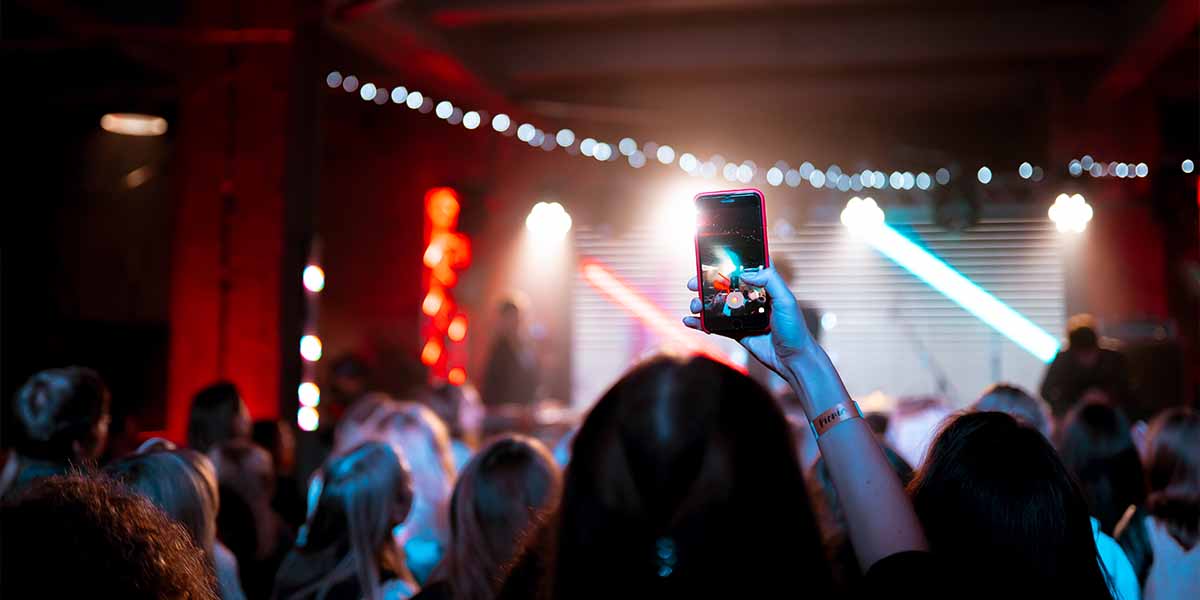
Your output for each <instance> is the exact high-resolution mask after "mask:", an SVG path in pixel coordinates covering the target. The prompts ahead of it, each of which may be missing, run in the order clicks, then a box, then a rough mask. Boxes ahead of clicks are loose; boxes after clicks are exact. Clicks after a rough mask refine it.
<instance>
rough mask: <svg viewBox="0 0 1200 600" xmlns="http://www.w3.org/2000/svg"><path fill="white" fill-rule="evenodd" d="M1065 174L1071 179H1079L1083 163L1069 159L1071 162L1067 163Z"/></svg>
mask: <svg viewBox="0 0 1200 600" xmlns="http://www.w3.org/2000/svg"><path fill="white" fill-rule="evenodd" d="M1067 172H1068V173H1070V174H1071V176H1072V177H1079V176H1080V175H1083V163H1081V162H1079V161H1078V160H1075V159H1071V162H1069V163H1067Z"/></svg>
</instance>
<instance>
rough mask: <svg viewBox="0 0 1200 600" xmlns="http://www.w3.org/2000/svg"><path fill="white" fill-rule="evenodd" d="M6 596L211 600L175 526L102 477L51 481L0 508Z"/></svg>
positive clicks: (1, 587) (194, 553) (194, 551)
mask: <svg viewBox="0 0 1200 600" xmlns="http://www.w3.org/2000/svg"><path fill="white" fill-rule="evenodd" d="M0 531H3V532H4V535H3V536H0V573H3V577H0V595H2V596H4V597H5V598H129V599H133V600H141V599H146V600H157V599H159V598H198V599H210V598H211V599H214V600H215V598H216V591H215V590H216V580H215V578H214V577H213V572H212V567H211V565H209V564H207V563H206V561H205V560H204V553H203V552H201V550H200V549H199V547H197V546H196V545H195V544H194V543H193V542H192V538H191V536H190V535H188V532H187V531H186V530H185V529H184V528H183V526H182V525H180V524H178V523H176V522H174V521H172V520H171V519H169V518H168V517H167V515H165V514H163V512H162V511H161V510H159V509H158V508H156V507H155V506H154V505H153V504H152V503H151V502H150V501H149V500H147V499H146V498H145V497H143V496H142V495H141V494H138V493H135V492H133V491H131V490H128V489H126V488H125V487H124V486H122V485H120V484H118V483H116V482H113V481H110V480H108V479H106V478H103V477H83V476H79V475H71V476H67V477H50V478H47V479H43V480H41V481H39V482H37V483H35V484H34V485H33V486H31V487H30V488H28V489H27V490H25V492H23V493H22V494H19V495H18V496H17V497H16V498H14V499H13V500H12V502H10V503H8V504H6V505H5V506H4V507H3V508H2V509H0Z"/></svg>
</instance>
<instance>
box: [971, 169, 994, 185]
mask: <svg viewBox="0 0 1200 600" xmlns="http://www.w3.org/2000/svg"><path fill="white" fill-rule="evenodd" d="M975 176H976V177H978V178H979V183H982V184H984V185H987V184H988V183H990V182H991V181H992V170H991V169H989V168H987V166H986V165H984V166H982V167H979V172H978V173H976V174H975Z"/></svg>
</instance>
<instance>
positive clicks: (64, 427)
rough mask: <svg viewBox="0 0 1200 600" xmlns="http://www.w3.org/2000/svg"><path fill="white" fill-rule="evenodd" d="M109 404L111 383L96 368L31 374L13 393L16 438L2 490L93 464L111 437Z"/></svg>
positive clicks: (0, 485) (11, 491) (15, 489)
mask: <svg viewBox="0 0 1200 600" xmlns="http://www.w3.org/2000/svg"><path fill="white" fill-rule="evenodd" d="M110 404H111V399H110V397H109V392H108V387H107V386H105V385H104V381H103V380H102V379H101V378H100V375H99V374H97V373H96V372H95V371H93V370H91V369H87V368H84V367H66V368H62V369H47V370H45V371H41V372H39V373H37V374H35V375H34V376H33V377H30V378H29V380H28V381H26V382H25V385H23V386H21V389H20V390H18V391H17V394H16V397H15V398H14V407H13V408H14V410H13V416H14V418H15V420H16V425H17V427H16V429H17V431H16V432H15V434H16V435H15V437H16V439H15V440H14V444H13V445H14V451H13V453H12V454H11V455H10V456H9V457H8V458H7V459H6V461H5V469H4V470H5V472H6V476H5V477H4V478H3V479H0V496H4V495H9V494H14V493H16V492H19V491H20V490H22V489H24V488H26V487H28V486H29V485H30V484H31V483H33V482H34V481H36V480H38V479H41V478H44V477H50V476H53V475H62V474H64V473H67V472H68V471H69V470H71V469H72V468H79V469H86V468H90V467H91V466H93V465H94V463H95V462H96V460H97V459H98V458H99V457H100V455H101V454H102V453H103V452H104V445H105V443H106V441H107V439H108V424H109V419H110V417H109V405H110Z"/></svg>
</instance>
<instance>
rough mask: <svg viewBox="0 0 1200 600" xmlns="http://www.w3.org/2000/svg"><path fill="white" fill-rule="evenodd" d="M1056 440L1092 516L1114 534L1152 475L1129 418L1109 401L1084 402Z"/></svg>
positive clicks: (1141, 496)
mask: <svg viewBox="0 0 1200 600" xmlns="http://www.w3.org/2000/svg"><path fill="white" fill-rule="evenodd" d="M1056 442H1057V445H1058V452H1059V454H1060V455H1061V456H1062V459H1063V464H1065V465H1066V466H1067V469H1069V470H1070V471H1071V473H1073V474H1074V475H1075V478H1076V479H1078V480H1079V484H1080V486H1081V487H1082V488H1083V494H1084V496H1085V497H1086V498H1087V502H1088V507H1089V508H1090V509H1091V513H1092V516H1093V517H1095V518H1096V520H1097V521H1100V529H1101V530H1102V531H1104V533H1107V534H1109V535H1112V533H1113V529H1114V528H1115V527H1116V526H1117V522H1118V521H1120V520H1121V516H1122V515H1124V514H1125V510H1126V509H1128V508H1129V507H1130V506H1135V505H1136V506H1140V505H1141V504H1142V502H1144V501H1145V500H1146V479H1145V476H1144V475H1143V474H1142V462H1141V457H1139V456H1138V451H1137V447H1135V446H1134V445H1133V437H1132V436H1131V435H1130V434H1129V421H1128V420H1127V419H1126V418H1125V415H1124V414H1122V413H1121V411H1120V410H1118V409H1117V408H1115V407H1113V406H1111V405H1109V404H1108V403H1107V402H1104V401H1100V400H1090V401H1087V402H1082V403H1080V404H1077V405H1075V407H1074V408H1072V409H1071V411H1070V412H1069V413H1067V418H1066V420H1065V421H1063V425H1062V427H1061V429H1060V430H1059V432H1058V435H1057V440H1056Z"/></svg>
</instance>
